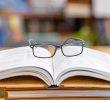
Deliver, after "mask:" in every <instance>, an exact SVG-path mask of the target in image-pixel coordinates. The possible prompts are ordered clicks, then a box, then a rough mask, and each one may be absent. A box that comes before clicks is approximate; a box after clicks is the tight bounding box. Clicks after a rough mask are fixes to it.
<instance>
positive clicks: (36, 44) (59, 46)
mask: <svg viewBox="0 0 110 100" xmlns="http://www.w3.org/2000/svg"><path fill="white" fill-rule="evenodd" d="M68 40H77V41H79V42H80V43H81V46H82V49H81V52H80V53H78V54H76V55H71V56H69V55H65V53H64V51H63V46H64V45H65V44H67V41H68ZM38 45H42V43H41V44H39V43H33V44H31V43H29V46H30V48H32V52H33V55H34V56H35V57H37V58H52V57H53V56H54V55H55V53H56V51H57V49H58V48H61V51H62V54H63V55H64V56H66V57H74V56H78V55H80V54H82V52H83V48H84V46H85V41H84V40H82V39H80V38H69V39H67V40H66V41H65V42H64V43H62V44H61V45H56V44H52V43H48V45H52V46H54V47H55V52H54V54H53V55H52V56H50V57H39V56H36V55H35V54H34V47H35V46H36V47H38Z"/></svg>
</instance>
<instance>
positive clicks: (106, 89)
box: [0, 46, 110, 100]
mask: <svg viewBox="0 0 110 100" xmlns="http://www.w3.org/2000/svg"><path fill="white" fill-rule="evenodd" d="M41 52H42V51H41ZM42 53H44V54H46V51H45V50H44V52H42ZM109 63H110V55H109V54H107V53H104V52H101V51H97V50H93V49H90V48H86V47H85V48H84V50H83V53H82V54H81V55H78V56H75V57H65V56H63V55H62V53H61V51H60V50H58V51H57V52H56V54H55V56H54V57H53V58H37V57H34V56H33V54H32V50H31V48H30V47H29V46H26V47H19V48H14V49H9V50H2V51H1V52H0V65H1V66H0V98H1V99H21V100H23V99H32V100H33V99H45V100H46V99H53V100H56V99H57V100H59V99H60V100H66V99H67V98H69V99H72V100H74V99H75V100H79V99H81V100H83V99H84V100H86V99H87V100H92V99H97V100H103V99H104V100H109V99H110V64H109ZM1 99H0V100H1Z"/></svg>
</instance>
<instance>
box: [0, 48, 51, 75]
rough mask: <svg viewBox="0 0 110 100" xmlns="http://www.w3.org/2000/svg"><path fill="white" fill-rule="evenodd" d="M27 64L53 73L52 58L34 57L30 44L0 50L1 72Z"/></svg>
mask: <svg viewBox="0 0 110 100" xmlns="http://www.w3.org/2000/svg"><path fill="white" fill-rule="evenodd" d="M41 52H42V51H41ZM44 52H45V50H44ZM42 53H43V52H42ZM26 66H30V67H31V66H35V67H39V68H42V69H44V70H46V71H48V72H49V73H50V74H51V75H53V68H52V59H51V58H50V59H41V58H37V57H34V56H33V54H32V49H31V48H30V47H29V46H27V47H19V48H14V49H9V50H3V51H0V72H2V71H6V70H10V69H13V68H19V67H26Z"/></svg>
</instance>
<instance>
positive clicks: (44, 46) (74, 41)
mask: <svg viewBox="0 0 110 100" xmlns="http://www.w3.org/2000/svg"><path fill="white" fill-rule="evenodd" d="M84 45H85V43H84V41H83V40H82V39H79V38H69V39H67V40H66V41H65V42H64V43H62V44H61V45H58V44H53V43H36V42H35V41H33V40H30V41H29V46H30V48H32V52H33V55H34V56H35V57H38V58H51V57H53V56H54V55H55V53H56V50H57V49H58V48H59V49H61V51H62V54H63V55H64V56H66V57H73V56H78V55H80V54H81V53H82V52H83V47H84Z"/></svg>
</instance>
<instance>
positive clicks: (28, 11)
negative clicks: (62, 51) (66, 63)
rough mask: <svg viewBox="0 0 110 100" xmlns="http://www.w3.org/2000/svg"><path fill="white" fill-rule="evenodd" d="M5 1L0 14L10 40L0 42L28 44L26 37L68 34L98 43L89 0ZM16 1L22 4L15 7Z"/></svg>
mask: <svg viewBox="0 0 110 100" xmlns="http://www.w3.org/2000/svg"><path fill="white" fill-rule="evenodd" d="M6 1H8V0H6ZM6 1H5V3H6ZM50 1H51V2H50ZM11 2H15V0H11ZM5 3H4V5H2V6H0V9H1V10H0V12H1V13H0V16H1V17H2V18H6V19H7V23H8V28H7V33H6V35H9V33H8V31H9V32H10V35H9V36H10V39H9V40H10V41H9V40H8V42H7V43H4V44H3V43H2V46H20V45H27V43H28V39H29V38H34V39H36V40H39V41H45V40H50V41H59V40H61V41H63V40H64V39H65V38H68V37H78V38H82V39H84V40H85V41H86V42H87V43H88V45H96V44H97V37H96V33H95V31H94V30H93V28H92V21H91V20H92V18H91V0H84V1H83V2H82V0H45V1H44V0H43V1H42V0H41V1H39V0H20V1H19V0H17V1H16V3H12V4H13V5H14V6H12V7H11V8H10V6H9V7H8V5H9V4H8V5H5ZM18 3H19V5H21V6H19V7H17V6H16V4H18ZM2 4H3V3H2ZM15 6H16V8H15V9H13V7H15ZM20 7H21V8H20ZM81 7H82V8H84V9H81ZM74 9H75V10H74ZM45 12H46V13H45ZM2 22H3V23H5V22H4V21H2ZM5 30H6V29H5ZM5 37H7V36H5ZM2 39H3V38H2ZM2 39H1V40H2ZM6 41H7V40H6Z"/></svg>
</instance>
